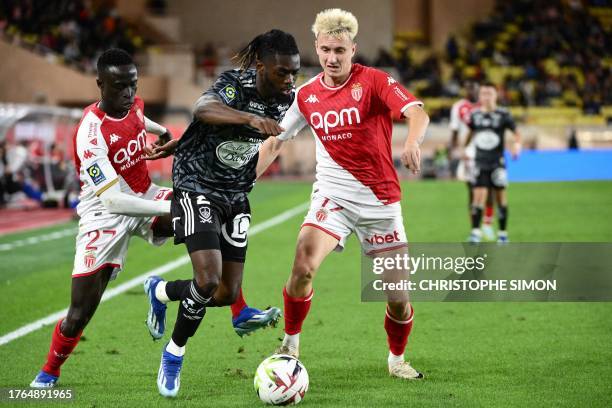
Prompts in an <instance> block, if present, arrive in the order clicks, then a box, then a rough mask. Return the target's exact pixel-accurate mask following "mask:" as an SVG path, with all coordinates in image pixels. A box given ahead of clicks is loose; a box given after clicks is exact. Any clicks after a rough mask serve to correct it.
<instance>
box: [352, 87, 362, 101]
mask: <svg viewBox="0 0 612 408" xmlns="http://www.w3.org/2000/svg"><path fill="white" fill-rule="evenodd" d="M362 95H363V88H362V86H361V84H360V83H359V82H357V83H356V84H354V85H353V86H352V87H351V96H352V97H353V99H354V100H356V101H357V102H359V101H360V100H361V96H362Z"/></svg>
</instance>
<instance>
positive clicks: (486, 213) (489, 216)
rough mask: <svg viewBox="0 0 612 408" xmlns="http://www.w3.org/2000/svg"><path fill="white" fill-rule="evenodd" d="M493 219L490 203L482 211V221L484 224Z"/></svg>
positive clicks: (489, 222)
mask: <svg viewBox="0 0 612 408" xmlns="http://www.w3.org/2000/svg"><path fill="white" fill-rule="evenodd" d="M492 220H493V206H492V205H487V206H486V208H485V211H484V219H483V222H484V223H485V224H491V221H492Z"/></svg>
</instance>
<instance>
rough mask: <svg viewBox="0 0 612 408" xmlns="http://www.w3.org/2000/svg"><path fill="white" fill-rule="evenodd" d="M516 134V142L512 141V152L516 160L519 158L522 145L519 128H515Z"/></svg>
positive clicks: (514, 133) (514, 134)
mask: <svg viewBox="0 0 612 408" xmlns="http://www.w3.org/2000/svg"><path fill="white" fill-rule="evenodd" d="M512 135H513V136H514V142H513V143H512V147H511V148H510V154H511V155H512V158H513V159H514V160H516V159H518V157H519V155H520V154H521V150H522V145H521V140H522V138H521V134H520V133H519V132H518V130H515V131H514V132H513V134H512Z"/></svg>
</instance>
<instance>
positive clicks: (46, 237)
mask: <svg viewBox="0 0 612 408" xmlns="http://www.w3.org/2000/svg"><path fill="white" fill-rule="evenodd" d="M76 232H77V229H76V228H66V229H63V230H59V231H54V232H50V233H48V234H43V235H35V236H33V237H29V238H24V239H18V240H16V241H12V242H8V243H6V244H0V252H2V251H10V250H12V249H15V248H19V247H22V246H26V245H34V244H38V243H40V242H45V241H53V240H54V239H60V238H64V237H67V236H69V235H76Z"/></svg>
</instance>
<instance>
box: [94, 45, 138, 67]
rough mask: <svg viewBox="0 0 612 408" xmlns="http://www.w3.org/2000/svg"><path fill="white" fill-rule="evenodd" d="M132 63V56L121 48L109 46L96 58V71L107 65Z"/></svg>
mask: <svg viewBox="0 0 612 408" xmlns="http://www.w3.org/2000/svg"><path fill="white" fill-rule="evenodd" d="M133 63H134V60H133V59H132V56H131V55H130V54H128V53H127V52H126V51H125V50H122V49H121V48H110V49H108V50H106V51H104V52H103V53H102V55H100V58H98V63H97V68H98V72H101V71H103V70H104V69H106V68H107V67H114V66H118V65H131V64H133Z"/></svg>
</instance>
